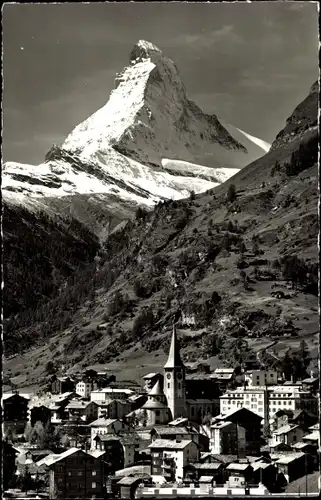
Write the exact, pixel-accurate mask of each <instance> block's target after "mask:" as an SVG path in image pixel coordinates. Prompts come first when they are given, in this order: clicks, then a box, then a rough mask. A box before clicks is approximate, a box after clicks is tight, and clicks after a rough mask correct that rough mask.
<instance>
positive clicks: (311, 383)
mask: <svg viewBox="0 0 321 500" xmlns="http://www.w3.org/2000/svg"><path fill="white" fill-rule="evenodd" d="M302 386H303V389H304V390H307V391H309V392H311V393H312V394H314V393H316V392H317V391H318V390H319V388H320V380H319V377H315V376H314V373H313V372H311V374H310V377H307V378H305V379H304V380H302Z"/></svg>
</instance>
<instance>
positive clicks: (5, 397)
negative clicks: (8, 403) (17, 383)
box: [2, 392, 30, 401]
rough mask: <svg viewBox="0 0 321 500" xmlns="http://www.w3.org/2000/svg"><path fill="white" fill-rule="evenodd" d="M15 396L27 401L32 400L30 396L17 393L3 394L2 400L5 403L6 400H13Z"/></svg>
mask: <svg viewBox="0 0 321 500" xmlns="http://www.w3.org/2000/svg"><path fill="white" fill-rule="evenodd" d="M14 396H18V397H20V398H24V399H26V400H29V399H30V396H29V394H20V393H19V394H17V393H15V392H9V393H8V392H7V393H6V394H2V400H3V401H5V400H6V399H10V398H12V397H14Z"/></svg>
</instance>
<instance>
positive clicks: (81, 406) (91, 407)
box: [66, 401, 98, 422]
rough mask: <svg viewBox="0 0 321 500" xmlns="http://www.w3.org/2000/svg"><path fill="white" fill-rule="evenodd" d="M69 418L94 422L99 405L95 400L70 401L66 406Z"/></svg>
mask: <svg viewBox="0 0 321 500" xmlns="http://www.w3.org/2000/svg"><path fill="white" fill-rule="evenodd" d="M66 412H67V414H68V420H75V421H78V420H80V421H82V422H92V421H93V420H96V419H97V416H98V406H97V405H96V403H94V402H93V401H70V402H69V403H68V404H67V406H66Z"/></svg>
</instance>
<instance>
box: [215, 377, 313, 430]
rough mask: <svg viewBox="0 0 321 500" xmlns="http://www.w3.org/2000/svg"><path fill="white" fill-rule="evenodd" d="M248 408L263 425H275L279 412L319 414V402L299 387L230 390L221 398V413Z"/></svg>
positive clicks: (276, 386) (250, 387) (273, 386)
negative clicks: (258, 416)
mask: <svg viewBox="0 0 321 500" xmlns="http://www.w3.org/2000/svg"><path fill="white" fill-rule="evenodd" d="M242 407H245V408H248V409H249V410H251V411H253V412H254V413H257V414H258V415H260V417H262V419H263V421H262V423H263V424H265V423H273V418H274V416H275V414H276V412H277V411H278V410H281V409H287V410H292V411H295V410H301V409H305V410H307V411H309V412H312V413H315V414H317V408H318V400H317V397H316V396H313V395H311V394H310V392H308V391H304V390H303V389H302V386H298V385H285V384H284V385H270V386H269V385H266V386H246V385H244V386H243V387H237V388H236V389H234V390H228V391H227V392H226V393H225V394H223V395H222V396H220V411H221V413H227V412H229V411H230V410H232V409H235V408H236V409H237V408H242Z"/></svg>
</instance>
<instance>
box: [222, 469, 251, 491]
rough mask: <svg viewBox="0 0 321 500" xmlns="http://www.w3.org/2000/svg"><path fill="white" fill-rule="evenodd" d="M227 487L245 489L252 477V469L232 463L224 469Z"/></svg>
mask: <svg viewBox="0 0 321 500" xmlns="http://www.w3.org/2000/svg"><path fill="white" fill-rule="evenodd" d="M226 472H227V474H228V486H229V487H230V488H246V487H247V486H248V484H249V483H250V482H251V480H252V477H253V467H252V466H251V465H250V464H248V463H246V464H243V463H232V464H229V465H228V466H227V467H226Z"/></svg>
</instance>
